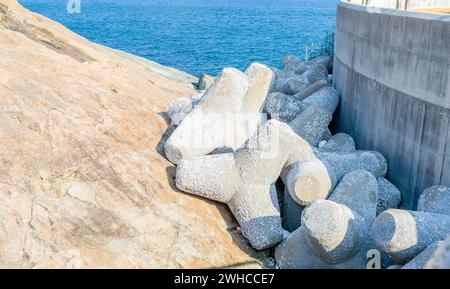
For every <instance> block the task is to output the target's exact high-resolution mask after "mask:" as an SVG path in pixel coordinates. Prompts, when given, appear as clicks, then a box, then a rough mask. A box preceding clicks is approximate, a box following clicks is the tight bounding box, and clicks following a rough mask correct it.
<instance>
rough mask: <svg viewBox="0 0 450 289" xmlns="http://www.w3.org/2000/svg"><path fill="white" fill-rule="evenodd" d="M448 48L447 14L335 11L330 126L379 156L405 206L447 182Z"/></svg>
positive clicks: (359, 8)
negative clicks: (334, 102) (336, 105)
mask: <svg viewBox="0 0 450 289" xmlns="http://www.w3.org/2000/svg"><path fill="white" fill-rule="evenodd" d="M371 2H373V1H371ZM448 2H450V1H447V3H448ZM448 4H449V5H448V6H450V3H448ZM449 47H450V16H445V15H434V14H425V13H410V12H401V11H393V10H386V9H372V8H366V7H362V6H358V5H351V4H343V3H340V4H339V6H338V12H337V28H336V51H335V62H334V75H335V77H334V86H335V87H336V89H337V90H338V91H339V93H340V95H341V105H340V109H339V111H338V117H337V118H336V125H335V128H336V129H337V130H338V131H343V132H347V133H349V134H350V135H352V136H353V137H354V138H355V141H356V145H357V147H358V148H359V149H370V150H377V151H380V152H381V153H383V155H385V156H386V158H387V160H388V162H389V165H390V171H389V176H388V178H389V180H391V181H392V183H393V184H394V185H395V186H396V187H398V188H399V189H400V191H401V192H402V198H403V204H404V205H405V206H406V207H408V208H414V207H415V205H416V203H417V200H418V197H419V194H420V193H421V192H422V191H423V190H424V189H425V188H427V187H430V186H432V185H438V184H441V185H450V174H449V173H448V172H449V171H450V149H449V148H450V133H449V132H450V125H449V124H450V121H449V118H450V111H449V108H450V50H449V49H448V48H449Z"/></svg>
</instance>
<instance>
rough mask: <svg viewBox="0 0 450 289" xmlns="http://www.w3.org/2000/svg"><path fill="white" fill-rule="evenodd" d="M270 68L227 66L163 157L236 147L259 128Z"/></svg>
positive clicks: (187, 156)
mask: <svg viewBox="0 0 450 289" xmlns="http://www.w3.org/2000/svg"><path fill="white" fill-rule="evenodd" d="M272 76H273V73H272V71H271V70H270V69H269V68H267V67H265V66H263V65H261V64H257V63H255V64H252V65H251V66H250V67H249V68H248V69H247V72H246V74H244V73H242V72H240V71H239V70H236V69H233V68H226V69H224V70H223V71H222V73H221V74H220V76H219V77H218V79H217V80H216V81H215V82H214V84H213V85H212V86H211V87H210V88H209V89H208V90H207V92H206V93H205V95H204V96H203V97H202V99H201V101H200V103H199V104H198V105H197V106H196V107H195V108H194V109H193V110H192V111H191V113H189V114H188V115H187V116H186V117H185V118H184V119H183V121H182V123H181V124H180V125H179V126H178V127H177V129H176V130H175V131H174V132H173V134H172V135H171V136H170V137H169V139H168V140H167V142H166V144H165V147H164V148H165V153H166V157H167V158H168V159H169V160H170V161H171V162H172V163H174V164H178V163H179V161H180V160H181V159H190V158H193V157H197V156H203V155H206V154H208V153H210V152H212V151H214V150H216V149H219V148H224V147H229V148H232V149H237V148H239V147H240V146H241V145H242V144H243V143H244V142H245V141H246V140H247V139H248V137H249V136H251V135H252V134H253V133H254V131H255V130H256V129H257V128H258V126H259V124H260V122H261V119H262V115H261V114H260V112H261V110H262V106H263V104H264V101H265V98H266V96H267V92H268V90H269V88H270V85H271V82H272Z"/></svg>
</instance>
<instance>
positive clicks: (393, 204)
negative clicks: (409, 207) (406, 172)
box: [377, 178, 402, 215]
mask: <svg viewBox="0 0 450 289" xmlns="http://www.w3.org/2000/svg"><path fill="white" fill-rule="evenodd" d="M401 201H402V194H401V193H400V190H399V189H397V188H396V187H395V186H394V185H393V184H392V183H391V182H389V181H388V180H386V179H385V178H378V205H377V215H379V214H381V213H382V212H384V211H386V210H387V209H395V208H397V207H398V206H399V205H400V203H401Z"/></svg>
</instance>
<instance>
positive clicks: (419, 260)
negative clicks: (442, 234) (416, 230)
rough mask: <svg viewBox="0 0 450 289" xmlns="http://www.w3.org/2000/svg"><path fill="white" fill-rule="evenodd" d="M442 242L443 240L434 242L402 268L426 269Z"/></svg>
mask: <svg viewBox="0 0 450 289" xmlns="http://www.w3.org/2000/svg"><path fill="white" fill-rule="evenodd" d="M442 243H443V242H434V243H433V244H431V245H429V246H428V247H427V248H426V249H425V250H423V251H422V252H421V253H420V254H419V255H417V256H416V257H414V259H412V260H411V261H409V262H408V263H407V264H406V265H405V266H403V267H402V269H424V267H425V265H426V264H427V262H428V261H429V260H430V258H431V256H433V254H434V252H436V250H437V248H438V247H439V245H441V244H442Z"/></svg>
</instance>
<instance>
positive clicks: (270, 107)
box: [264, 92, 305, 122]
mask: <svg viewBox="0 0 450 289" xmlns="http://www.w3.org/2000/svg"><path fill="white" fill-rule="evenodd" d="M264 110H265V111H266V112H267V113H268V114H269V115H270V118H272V119H277V120H279V121H282V122H291V121H292V120H294V119H295V118H296V117H297V116H298V115H299V114H300V113H301V112H302V111H304V110H305V105H304V104H303V103H302V102H301V101H300V100H299V99H297V98H296V97H294V96H292V95H286V94H283V93H281V92H274V93H271V94H269V96H268V97H267V100H266V104H265V107H264Z"/></svg>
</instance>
